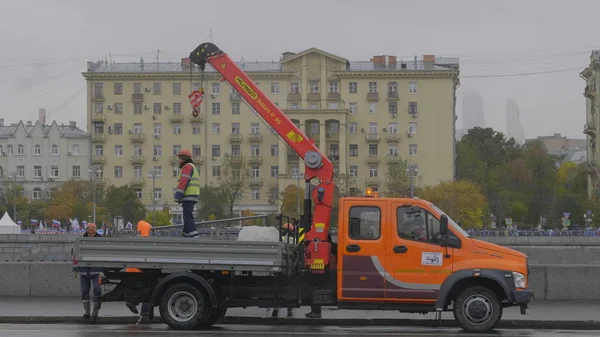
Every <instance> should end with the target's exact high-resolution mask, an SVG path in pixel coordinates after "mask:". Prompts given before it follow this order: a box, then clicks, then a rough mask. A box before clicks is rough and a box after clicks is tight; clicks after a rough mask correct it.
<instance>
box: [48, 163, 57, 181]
mask: <svg viewBox="0 0 600 337" xmlns="http://www.w3.org/2000/svg"><path fill="white" fill-rule="evenodd" d="M50 177H52V178H58V166H57V165H52V166H50Z"/></svg>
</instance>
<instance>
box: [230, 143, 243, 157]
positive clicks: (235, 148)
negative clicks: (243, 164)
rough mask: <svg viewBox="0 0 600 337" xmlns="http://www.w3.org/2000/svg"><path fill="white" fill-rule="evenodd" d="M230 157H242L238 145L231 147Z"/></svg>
mask: <svg viewBox="0 0 600 337" xmlns="http://www.w3.org/2000/svg"><path fill="white" fill-rule="evenodd" d="M231 155H232V156H241V155H242V148H241V146H240V145H239V144H233V145H231Z"/></svg>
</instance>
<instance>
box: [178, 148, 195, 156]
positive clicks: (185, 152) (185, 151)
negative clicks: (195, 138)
mask: <svg viewBox="0 0 600 337" xmlns="http://www.w3.org/2000/svg"><path fill="white" fill-rule="evenodd" d="M181 156H185V157H189V158H192V151H191V150H190V149H181V150H179V153H178V154H177V157H181Z"/></svg>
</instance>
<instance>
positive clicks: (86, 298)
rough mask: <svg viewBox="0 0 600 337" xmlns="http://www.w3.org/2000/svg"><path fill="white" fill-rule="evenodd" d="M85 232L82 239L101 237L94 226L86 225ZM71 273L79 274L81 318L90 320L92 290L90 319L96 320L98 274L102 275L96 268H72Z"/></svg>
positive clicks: (98, 288)
mask: <svg viewBox="0 0 600 337" xmlns="http://www.w3.org/2000/svg"><path fill="white" fill-rule="evenodd" d="M85 229H86V231H85V233H84V234H83V236H84V237H101V236H102V235H100V234H98V232H97V228H96V224H94V223H88V224H87V226H86V228H85ZM73 272H75V273H77V272H78V273H79V280H80V286H81V300H82V301H83V309H84V313H83V318H90V307H91V303H90V302H91V301H90V288H93V292H94V309H93V311H92V314H91V317H92V319H94V320H95V319H96V318H98V312H99V311H100V307H101V305H102V302H101V296H102V289H101V288H100V281H99V278H100V274H102V270H101V269H98V268H91V267H73Z"/></svg>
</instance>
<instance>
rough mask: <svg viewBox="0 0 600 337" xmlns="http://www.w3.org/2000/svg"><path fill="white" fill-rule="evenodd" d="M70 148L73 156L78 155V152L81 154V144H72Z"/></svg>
mask: <svg viewBox="0 0 600 337" xmlns="http://www.w3.org/2000/svg"><path fill="white" fill-rule="evenodd" d="M71 149H72V150H71V151H72V152H71V153H72V154H73V155H74V156H78V155H79V154H81V146H79V144H73V147H72V148H71Z"/></svg>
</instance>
